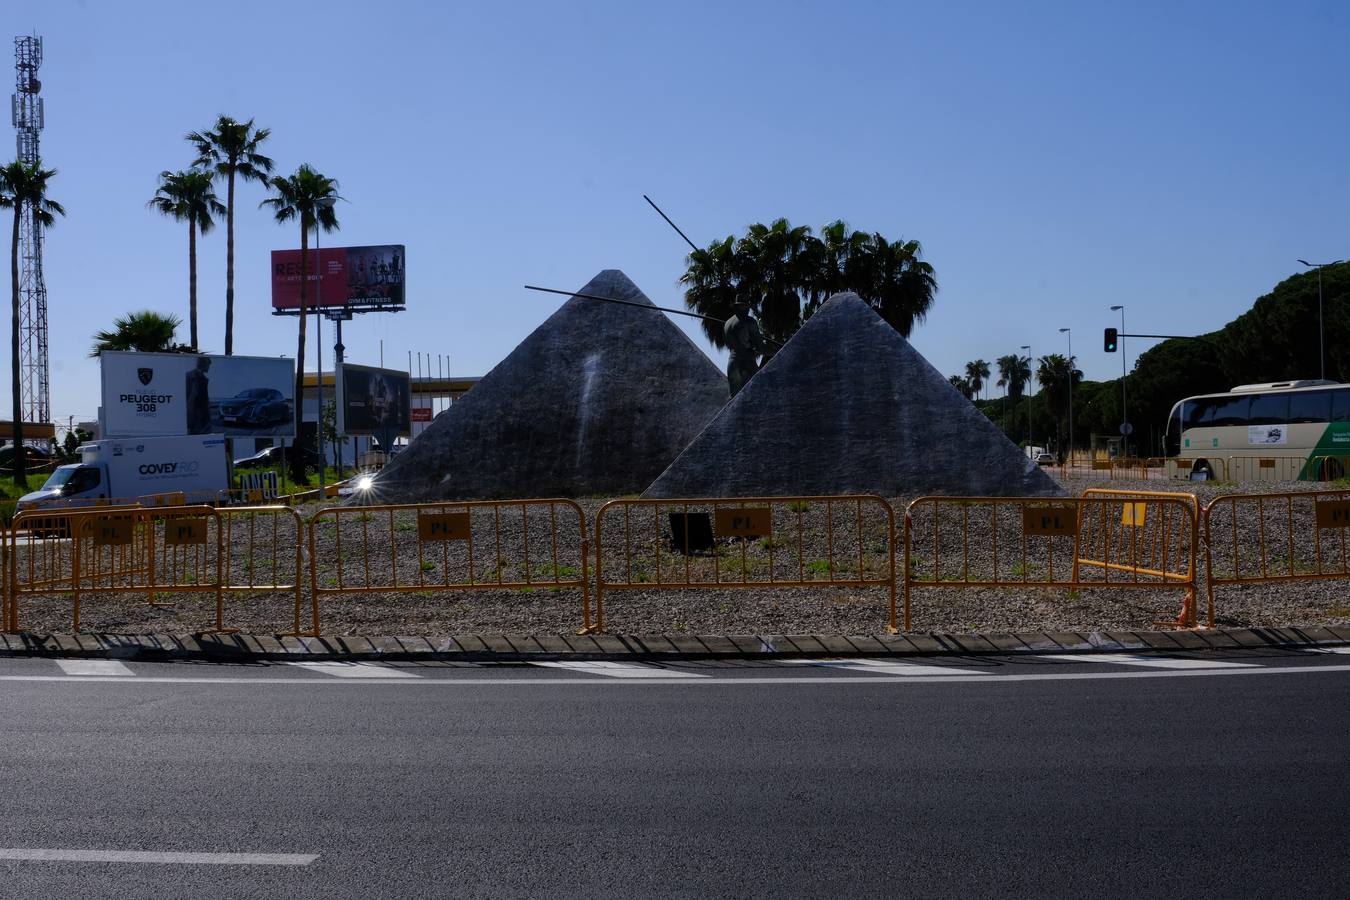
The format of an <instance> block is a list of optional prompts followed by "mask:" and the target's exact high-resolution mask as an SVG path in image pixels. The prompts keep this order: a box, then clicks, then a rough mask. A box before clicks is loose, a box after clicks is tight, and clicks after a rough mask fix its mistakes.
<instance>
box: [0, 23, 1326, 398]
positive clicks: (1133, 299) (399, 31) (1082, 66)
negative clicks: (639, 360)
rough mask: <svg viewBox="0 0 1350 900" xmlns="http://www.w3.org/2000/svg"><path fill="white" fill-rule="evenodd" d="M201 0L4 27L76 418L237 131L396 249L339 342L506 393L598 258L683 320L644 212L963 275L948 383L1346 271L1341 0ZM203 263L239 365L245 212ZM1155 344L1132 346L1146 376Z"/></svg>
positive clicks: (263, 281) (1181, 328)
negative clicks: (12, 45) (127, 316)
mask: <svg viewBox="0 0 1350 900" xmlns="http://www.w3.org/2000/svg"><path fill="white" fill-rule="evenodd" d="M11 9H13V7H11ZM189 10H191V11H189ZM204 10H205V7H191V6H183V5H182V4H181V3H171V2H131V0H129V2H123V3H115V4H114V3H107V2H94V0H85V2H76V0H44V2H43V3H41V4H31V5H30V8H29V9H28V10H25V13H24V15H26V16H27V20H26V21H25V19H24V18H23V16H20V15H14V14H11V15H10V16H8V17H7V22H8V23H9V25H10V28H11V30H12V31H13V33H14V34H19V33H33V32H36V33H37V34H40V35H41V36H42V37H43V38H44V40H45V56H46V58H45V62H44V65H43V68H42V70H41V73H40V74H41V79H42V83H43V96H44V97H45V99H46V112H47V128H46V131H45V132H44V133H43V137H42V146H43V155H44V160H45V162H46V163H47V164H48V165H50V166H53V167H55V168H57V169H58V170H59V172H60V174H59V176H58V177H57V178H56V179H55V180H54V182H53V184H52V196H53V197H54V198H55V199H57V200H59V201H61V202H62V203H64V204H65V206H66V207H67V210H68V213H69V215H68V216H67V218H66V219H65V220H63V221H62V222H60V223H59V224H58V226H57V227H56V228H55V229H53V230H52V231H51V232H50V233H49V235H48V243H47V255H46V274H47V284H48V291H49V298H50V300H49V302H50V310H51V355H52V367H53V372H52V378H53V397H52V406H53V412H54V417H55V418H56V419H57V420H58V421H59V422H62V423H64V422H65V421H66V418H67V417H68V416H71V415H73V416H75V417H76V418H77V419H79V418H92V417H93V415H94V413H95V411H96V406H97V400H96V396H97V384H98V373H97V366H96V363H95V362H94V361H92V360H89V359H88V358H87V353H88V348H89V344H90V335H91V334H92V333H93V332H94V331H96V330H98V329H100V328H103V327H107V326H108V325H109V324H110V323H111V320H112V319H113V317H114V316H116V315H119V314H122V313H125V312H127V311H129V310H132V309H139V308H150V309H155V310H159V311H166V312H167V311H173V312H177V313H180V314H182V315H184V316H186V311H187V287H186V285H187V236H186V228H185V227H184V226H181V225H179V224H178V223H175V222H172V221H170V220H168V219H164V218H162V217H160V216H158V215H156V214H154V213H152V212H150V211H149V210H147V209H146V207H145V202H146V201H147V200H148V199H149V198H150V197H151V196H152V195H153V193H154V191H155V185H156V176H157V175H158V173H159V172H160V171H161V170H164V169H177V168H182V167H185V166H186V165H187V164H188V163H189V162H190V161H191V153H190V151H189V147H188V145H187V144H186V142H184V141H183V139H182V136H183V134H184V133H185V132H187V131H191V130H195V129H199V128H205V127H207V126H209V125H210V124H211V122H212V121H213V120H214V118H215V116H216V115H217V114H218V113H222V112H223V113H228V114H230V115H233V116H235V117H238V118H248V117H253V118H255V119H256V120H257V121H258V123H259V124H260V125H264V126H266V127H269V128H271V129H272V132H273V136H272V138H271V140H270V141H269V142H268V144H267V150H268V152H269V154H270V155H271V156H272V157H273V158H274V159H275V160H276V162H277V165H278V169H279V171H281V172H284V173H290V172H292V171H294V169H295V168H296V166H298V165H299V164H300V163H302V162H308V163H310V164H312V165H314V166H315V167H316V168H318V169H319V170H320V171H321V172H323V173H325V174H327V175H330V176H332V177H335V178H337V179H338V180H339V182H340V183H341V193H342V194H343V196H344V197H345V198H346V199H347V200H348V201H349V202H348V203H345V204H342V205H341V206H340V207H339V209H338V212H339V217H340V219H341V222H342V229H341V232H340V233H338V234H336V235H333V236H332V237H325V241H324V243H325V245H328V244H330V242H331V244H332V245H334V246H336V245H338V244H342V245H348V244H351V245H357V244H381V243H403V244H406V245H407V247H408V269H409V291H408V297H409V299H408V310H407V311H406V312H404V313H401V314H398V315H368V316H365V317H362V318H358V319H357V320H356V322H354V323H353V324H352V325H351V326H350V327H349V328H348V329H347V331H346V333H345V335H344V336H345V338H346V344H347V347H348V359H349V360H350V361H352V362H357V363H374V362H376V361H377V357H378V353H379V349H378V348H379V342H380V340H381V339H382V340H383V341H384V348H385V359H386V362H400V361H402V362H406V359H407V352H408V351H409V350H412V351H414V353H415V352H417V351H421V352H423V353H426V354H435V355H440V354H443V355H445V356H447V357H448V358H449V360H450V368H451V369H452V370H453V371H454V372H455V373H456V374H482V373H484V372H486V371H487V370H488V369H490V368H491V367H492V366H493V365H495V364H496V363H497V362H498V361H500V360H501V358H502V357H504V356H505V355H506V354H507V353H509V352H510V351H511V349H512V348H513V347H515V345H516V344H517V343H518V342H519V341H520V340H521V339H522V338H523V337H524V336H525V335H527V334H528V333H529V332H530V331H531V330H532V329H533V328H534V327H535V326H537V325H538V324H539V323H540V322H542V321H543V320H544V318H546V317H547V315H548V314H549V313H550V312H551V311H552V310H553V309H554V308H556V305H557V303H558V300H559V298H554V297H549V296H545V295H539V294H534V293H531V292H527V291H524V290H522V289H521V285H523V284H526V283H530V284H542V285H547V286H553V287H561V288H570V289H575V288H579V287H580V286H581V285H582V284H584V283H585V282H586V281H587V280H589V279H590V278H591V277H592V276H593V275H594V274H595V273H596V272H597V271H599V270H601V269H605V268H620V269H623V270H624V271H625V272H627V273H628V275H629V276H630V277H631V278H633V280H634V281H635V282H637V284H638V285H639V286H640V287H641V288H642V289H643V290H644V291H645V292H646V293H647V294H648V296H650V297H651V298H652V300H653V301H654V302H656V303H658V304H662V305H671V306H678V305H682V303H681V301H680V297H679V291H678V288H677V286H676V280H677V279H678V278H679V276H680V274H681V273H682V272H683V270H684V265H683V260H684V253H685V251H686V250H687V247H686V246H685V245H684V243H683V242H682V241H681V240H680V239H679V237H678V236H677V235H676V234H675V233H674V232H672V231H671V230H670V229H669V228H668V227H667V226H666V224H665V223H664V222H662V221H661V220H660V219H659V218H658V217H657V216H656V215H655V214H654V213H653V212H652V211H651V210H650V209H649V208H648V207H647V205H646V204H645V203H644V202H643V200H642V194H643V193H647V194H650V195H651V196H652V197H653V199H655V200H656V201H657V203H659V204H661V205H662V206H663V208H664V209H665V210H666V212H667V213H669V214H670V215H671V217H672V218H674V220H675V221H676V222H677V223H678V224H679V225H680V227H681V228H683V229H684V231H685V232H686V233H687V234H689V235H690V237H692V238H693V239H694V240H695V241H696V242H698V243H700V244H706V243H707V242H708V241H710V240H712V239H714V238H718V237H723V236H725V235H727V234H730V233H733V232H735V233H740V232H742V231H743V230H744V228H745V226H746V225H747V224H748V223H750V222H754V221H768V220H770V219H772V218H774V217H777V216H786V217H787V218H788V219H790V220H791V221H792V222H793V223H800V224H808V225H812V226H816V227H818V226H820V225H821V224H823V223H825V222H828V221H830V220H832V219H835V218H840V217H842V218H844V219H845V220H846V221H847V222H849V224H850V225H852V226H854V227H856V228H861V229H866V230H869V231H880V232H882V233H883V234H885V235H887V236H888V237H891V238H900V237H904V238H917V239H918V240H920V241H921V242H922V243H923V246H924V250H925V256H926V258H927V259H928V260H929V261H930V262H931V263H932V264H933V265H934V266H935V267H936V269H937V274H938V278H939V282H940V285H941V291H940V293H939V294H938V298H937V303H936V305H935V308H934V310H933V312H932V314H931V315H930V316H929V318H928V321H927V322H926V323H925V324H923V325H921V326H920V327H918V328H917V329H916V331H915V333H914V335H913V336H912V339H913V342H914V344H915V346H916V347H917V348H918V349H919V350H920V351H921V352H922V353H924V354H925V355H926V356H927V357H928V358H929V359H930V360H931V361H932V362H933V363H934V364H935V365H936V366H937V367H938V368H940V369H941V370H942V371H943V372H945V373H949V374H950V373H954V372H958V371H961V370H962V369H963V367H964V364H965V362H966V361H967V360H971V359H975V358H977V357H982V358H984V359H986V360H988V361H990V362H991V363H992V362H993V360H994V359H996V358H997V357H998V356H1000V355H1003V354H1006V353H1014V352H1017V350H1018V347H1019V346H1020V345H1023V344H1030V345H1031V346H1032V347H1033V351H1034V353H1035V354H1036V355H1038V356H1039V355H1041V354H1044V353H1046V352H1061V353H1062V352H1065V351H1066V343H1065V336H1064V335H1063V334H1060V333H1059V331H1058V329H1059V328H1061V327H1070V328H1072V329H1073V332H1072V333H1073V338H1074V344H1073V349H1074V351H1075V354H1076V355H1077V356H1078V358H1079V361H1080V366H1081V368H1083V370H1084V371H1085V373H1086V375H1087V377H1088V378H1109V377H1113V376H1116V375H1119V373H1120V357H1119V356H1115V355H1108V354H1105V353H1103V352H1102V349H1101V329H1102V328H1103V327H1105V326H1107V325H1113V324H1118V322H1119V319H1118V316H1117V314H1115V313H1111V312H1109V311H1108V307H1109V306H1111V305H1113V304H1124V305H1125V306H1126V314H1127V325H1128V326H1129V327H1128V329H1127V330H1129V331H1134V332H1160V333H1181V334H1184V333H1192V332H1196V331H1205V330H1210V329H1213V328H1216V327H1218V326H1220V325H1222V324H1223V323H1224V322H1227V321H1229V320H1231V319H1232V318H1234V317H1235V316H1236V315H1238V314H1240V313H1241V312H1243V311H1244V310H1246V309H1247V308H1248V307H1249V306H1250V304H1251V302H1252V300H1253V299H1255V298H1256V297H1257V296H1259V295H1260V294H1262V293H1265V292H1266V291H1268V290H1269V289H1270V288H1271V287H1272V286H1273V285H1274V284H1275V283H1277V282H1278V281H1279V280H1281V279H1283V278H1285V277H1287V276H1288V275H1290V274H1292V273H1293V272H1295V271H1296V270H1297V269H1298V268H1299V267H1298V266H1297V264H1296V263H1295V259H1296V258H1298V257H1303V258H1304V259H1318V258H1326V259H1337V258H1341V257H1345V256H1350V224H1347V221H1346V219H1347V217H1346V211H1347V209H1350V202H1347V201H1350V197H1348V196H1347V181H1346V178H1345V177H1344V174H1343V173H1344V170H1345V164H1346V152H1347V151H1346V147H1347V146H1350V139H1348V138H1350V134H1347V131H1348V130H1350V127H1348V126H1347V124H1346V116H1345V109H1346V96H1345V94H1346V92H1347V90H1348V88H1347V85H1350V62H1347V56H1346V54H1345V53H1344V52H1343V50H1344V47H1345V46H1346V43H1347V37H1350V34H1348V32H1350V7H1347V6H1344V5H1341V4H1337V3H1289V4H1282V5H1279V6H1276V5H1273V4H1254V3H1252V4H1247V3H1212V4H1198V3H1166V4H1161V3H1160V4H1145V3H1139V4H1120V3H1116V4H1106V3H1092V4H1076V3H1062V4H1039V3H1027V4H1005V3H989V4H978V3H971V4H957V3H952V4H948V3H943V4H917V3H882V2H852V3H849V2H834V3H826V2H819V3H816V2H775V3H725V2H721V3H702V2H687V3H680V4H659V5H657V4H645V3H633V2H615V3H589V2H574V3H566V4H564V3H556V4H554V3H496V4H484V3H473V4H461V3H455V2H448V3H431V2H426V3H412V2H386V3H382V4H370V3H368V2H366V3H354V2H346V0H333V2H324V3H314V2H308V3H303V4H299V3H289V2H272V3H250V2H237V3H233V4H230V5H229V6H228V10H229V12H228V14H223V13H218V12H213V13H212V14H211V16H210V17H209V18H208V17H207V14H206V12H204ZM12 64H13V60H12V55H11V56H8V57H6V65H7V66H12ZM222 191H223V189H222ZM263 196H264V194H263V192H262V189H261V188H259V187H257V186H253V185H250V186H245V187H243V188H242V189H241V191H240V213H239V216H238V223H237V226H236V241H237V247H236V267H237V275H236V304H237V311H236V337H235V350H236V352H237V353H247V354H254V355H277V354H288V355H290V354H293V353H294V350H295V347H294V344H295V335H294V320H293V319H275V318H273V317H271V316H270V315H269V309H270V307H269V281H268V252H269V251H270V250H272V249H277V248H285V247H292V246H298V242H299V235H298V233H297V230H296V228H295V226H293V225H291V226H284V227H283V226H278V225H276V224H274V223H273V222H272V221H271V220H270V219H269V217H268V216H267V215H266V214H265V213H264V212H262V211H260V210H258V209H257V204H258V202H259V201H260V200H261V199H262V198H263ZM199 253H200V262H199V279H200V291H201V304H202V318H201V326H202V332H203V339H202V345H203V347H204V348H205V349H208V350H213V351H217V352H219V351H220V350H221V349H222V348H223V320H224V269H225V241H224V231H223V228H222V229H218V230H217V231H216V232H215V233H213V234H211V235H208V236H207V237H206V238H204V239H203V240H202V241H201V243H200V248H199ZM692 323H693V320H688V319H684V318H681V319H680V320H679V324H681V325H682V326H683V327H686V330H688V331H689V332H690V333H691V334H693V335H695V336H697V329H696V326H695V325H693V324H692ZM183 336H184V338H186V326H184V329H183ZM325 343H326V344H328V345H329V347H328V348H326V349H325V361H326V363H325V364H326V366H327V365H331V340H326V342H325ZM700 343H702V341H701V340H700ZM703 345H704V346H705V347H706V344H703ZM1146 345H1147V344H1146V343H1145V342H1143V341H1127V342H1126V349H1127V351H1128V354H1129V358H1130V360H1131V362H1132V361H1133V359H1134V357H1135V355H1136V354H1137V352H1139V351H1141V350H1142V349H1144V347H1145V346H1146ZM709 352H710V353H711V352H712V351H711V349H710V348H709ZM312 355H313V344H312V342H311V345H310V358H311V359H312ZM714 358H715V359H717V360H718V362H719V363H721V362H722V361H723V360H722V358H721V357H720V356H718V355H716V354H714ZM7 373H8V367H5V373H4V374H5V375H6V376H7ZM1298 374H1302V375H1309V374H1312V373H1290V375H1298ZM4 384H5V387H4V389H5V390H6V391H8V380H7V378H5V379H4ZM6 396H7V394H6Z"/></svg>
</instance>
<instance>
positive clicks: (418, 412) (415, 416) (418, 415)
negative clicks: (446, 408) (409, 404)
mask: <svg viewBox="0 0 1350 900" xmlns="http://www.w3.org/2000/svg"><path fill="white" fill-rule="evenodd" d="M431 418H432V416H431V407H430V406H414V407H413V408H412V420H413V421H414V422H430V421H431Z"/></svg>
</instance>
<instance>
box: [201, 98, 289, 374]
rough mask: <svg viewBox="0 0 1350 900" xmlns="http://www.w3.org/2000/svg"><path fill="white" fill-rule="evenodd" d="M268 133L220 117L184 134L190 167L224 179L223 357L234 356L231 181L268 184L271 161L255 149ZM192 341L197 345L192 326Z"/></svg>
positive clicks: (232, 194) (232, 206) (232, 184)
mask: <svg viewBox="0 0 1350 900" xmlns="http://www.w3.org/2000/svg"><path fill="white" fill-rule="evenodd" d="M271 133H272V131H271V129H269V128H254V127H253V120H252V119H249V120H248V121H247V122H236V121H235V120H234V119H231V118H230V117H229V116H226V115H221V116H218V117H217V118H216V123H215V125H214V126H212V127H211V128H210V129H208V130H206V131H193V132H191V133H189V134H187V135H186V138H187V140H188V142H189V143H191V144H192V145H193V146H194V147H195V148H196V150H197V159H196V161H195V162H194V163H193V165H195V166H197V167H198V168H200V169H203V170H204V171H206V172H209V173H211V175H212V177H220V176H223V177H224V178H225V184H226V188H225V355H226V356H229V355H230V354H232V353H234V181H235V178H236V177H238V178H242V179H244V180H245V181H257V182H259V183H261V184H267V176H268V175H269V174H270V173H271V171H272V160H270V159H268V158H267V157H266V156H263V155H262V154H261V153H259V152H258V147H259V145H261V144H262V142H263V141H265V140H267V138H268V136H269V135H271ZM195 324H196V323H195V320H194V325H195ZM192 342H193V343H194V344H195V343H196V342H197V334H196V329H195V327H194V329H193V334H192Z"/></svg>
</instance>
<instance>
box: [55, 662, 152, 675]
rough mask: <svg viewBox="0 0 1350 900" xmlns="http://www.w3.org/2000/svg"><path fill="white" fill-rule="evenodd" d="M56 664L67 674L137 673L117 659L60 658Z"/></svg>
mask: <svg viewBox="0 0 1350 900" xmlns="http://www.w3.org/2000/svg"><path fill="white" fill-rule="evenodd" d="M56 664H57V665H58V666H60V667H61V671H62V672H65V673H66V674H67V675H135V674H136V673H135V672H133V671H131V669H129V668H128V667H127V666H126V665H125V664H123V663H120V662H118V661H117V660H115V659H58V660H57V661H56Z"/></svg>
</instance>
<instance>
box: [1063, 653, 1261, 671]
mask: <svg viewBox="0 0 1350 900" xmlns="http://www.w3.org/2000/svg"><path fill="white" fill-rule="evenodd" d="M1037 658H1038V659H1058V660H1063V661H1065V662H1090V663H1110V664H1112V665H1117V666H1143V667H1145V668H1149V669H1251V668H1256V667H1259V665H1260V664H1259V663H1241V662H1222V661H1220V660H1217V659H1172V658H1169V657H1166V656H1147V655H1145V654H1142V653H1084V654H1081V655H1076V654H1072V653H1063V654H1044V655H1040V656H1038V657H1037Z"/></svg>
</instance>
